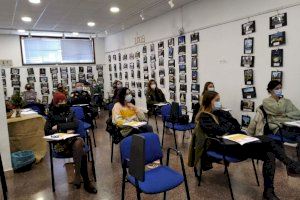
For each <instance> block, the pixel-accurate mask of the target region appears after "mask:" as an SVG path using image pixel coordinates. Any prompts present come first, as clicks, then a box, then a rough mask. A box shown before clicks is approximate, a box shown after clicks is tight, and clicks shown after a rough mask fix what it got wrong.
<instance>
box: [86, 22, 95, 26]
mask: <svg viewBox="0 0 300 200" xmlns="http://www.w3.org/2000/svg"><path fill="white" fill-rule="evenodd" d="M87 25H88V26H90V27H93V26H95V25H96V24H95V22H88V23H87Z"/></svg>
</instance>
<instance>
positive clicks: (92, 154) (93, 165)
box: [88, 137, 97, 182]
mask: <svg viewBox="0 0 300 200" xmlns="http://www.w3.org/2000/svg"><path fill="white" fill-rule="evenodd" d="M88 140H89V143H90V144H89V146H90V152H91V158H92V170H93V176H94V180H95V182H97V177H96V169H95V160H94V153H93V146H92V141H91V138H90V137H88Z"/></svg>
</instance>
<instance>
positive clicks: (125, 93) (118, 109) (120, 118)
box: [112, 87, 153, 137]
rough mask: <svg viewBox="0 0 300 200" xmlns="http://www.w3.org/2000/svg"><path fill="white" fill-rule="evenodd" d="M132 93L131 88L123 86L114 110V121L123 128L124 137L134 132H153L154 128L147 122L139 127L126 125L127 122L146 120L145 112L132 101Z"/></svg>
mask: <svg viewBox="0 0 300 200" xmlns="http://www.w3.org/2000/svg"><path fill="white" fill-rule="evenodd" d="M131 100H132V95H131V93H130V90H129V89H128V88H126V87H124V88H121V89H120V92H119V97H118V101H117V103H115V105H114V107H113V110H112V122H113V123H114V124H115V125H116V126H117V127H118V128H120V129H121V134H122V136H123V137H126V136H128V135H132V134H139V133H145V132H153V128H152V127H151V126H150V125H148V124H146V125H143V126H141V127H139V128H133V127H131V126H125V125H124V124H125V123H127V122H133V121H136V122H141V121H146V120H145V115H144V113H143V112H142V111H141V110H140V109H139V108H138V107H136V106H135V105H133V104H132V103H131Z"/></svg>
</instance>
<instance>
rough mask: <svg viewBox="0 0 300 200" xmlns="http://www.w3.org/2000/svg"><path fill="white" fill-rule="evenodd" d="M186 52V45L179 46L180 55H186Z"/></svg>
mask: <svg viewBox="0 0 300 200" xmlns="http://www.w3.org/2000/svg"><path fill="white" fill-rule="evenodd" d="M185 52H186V48H185V46H179V47H178V55H185Z"/></svg>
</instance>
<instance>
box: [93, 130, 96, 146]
mask: <svg viewBox="0 0 300 200" xmlns="http://www.w3.org/2000/svg"><path fill="white" fill-rule="evenodd" d="M92 134H93V140H94V146H95V147H97V145H96V139H95V132H94V129H92Z"/></svg>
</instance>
